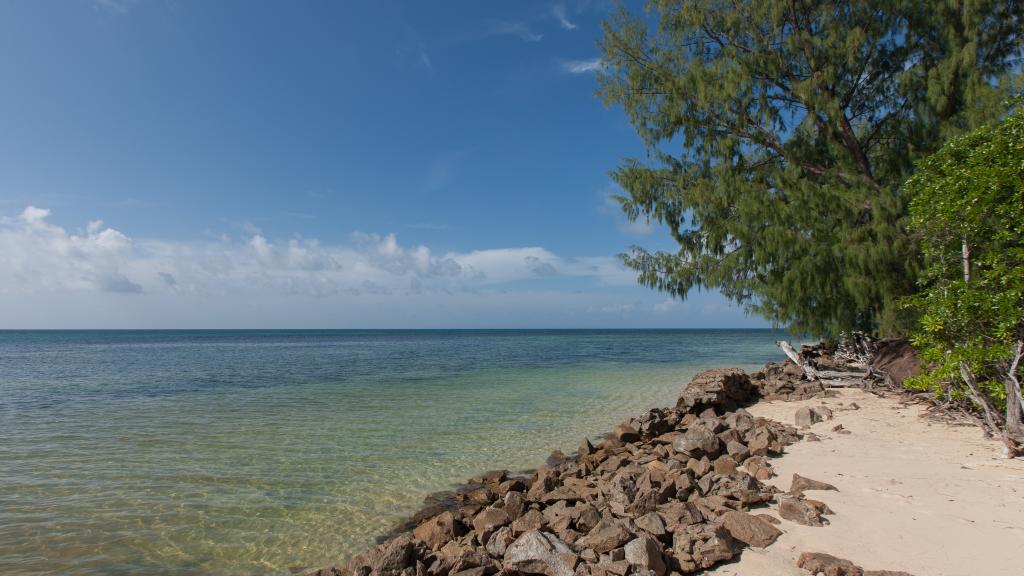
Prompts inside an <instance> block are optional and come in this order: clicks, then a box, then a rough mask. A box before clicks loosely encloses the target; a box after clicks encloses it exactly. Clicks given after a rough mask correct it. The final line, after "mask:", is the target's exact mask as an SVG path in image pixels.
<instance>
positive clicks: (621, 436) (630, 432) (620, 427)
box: [612, 423, 640, 443]
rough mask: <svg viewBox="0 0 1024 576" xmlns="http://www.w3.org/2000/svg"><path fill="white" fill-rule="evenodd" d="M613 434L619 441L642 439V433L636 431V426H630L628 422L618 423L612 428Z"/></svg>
mask: <svg viewBox="0 0 1024 576" xmlns="http://www.w3.org/2000/svg"><path fill="white" fill-rule="evenodd" d="M612 434H614V435H615V437H616V438H617V439H618V440H619V442H623V443H626V442H636V441H637V440H639V439H640V433H639V432H637V431H636V428H634V427H632V426H630V425H629V424H627V423H622V424H617V425H616V426H615V428H613V429H612Z"/></svg>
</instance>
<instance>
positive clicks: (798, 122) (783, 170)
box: [598, 0, 1024, 336]
mask: <svg viewBox="0 0 1024 576" xmlns="http://www.w3.org/2000/svg"><path fill="white" fill-rule="evenodd" d="M1022 13H1024V7H1022V3H1021V2H1018V1H1015V0H1009V1H1007V0H992V1H988V0H977V1H964V2H958V1H956V0H953V1H950V0H930V1H929V0H916V1H880V0H868V1H861V2H835V1H824V0H734V1H722V0H692V1H685V2H669V1H652V2H650V3H649V4H648V8H647V10H646V11H645V12H644V13H642V14H634V13H630V12H628V11H626V10H620V11H619V12H618V13H617V14H616V15H615V16H613V17H612V18H611V19H610V20H609V21H608V22H607V23H606V24H605V29H604V36H603V39H602V40H601V47H602V52H603V64H604V68H603V70H602V72H601V73H600V74H599V77H598V82H599V88H598V91H599V94H600V95H601V96H602V97H603V98H604V100H605V102H606V103H608V104H612V105H619V106H621V107H622V108H623V109H624V110H625V112H626V113H627V115H628V117H629V119H630V121H631V123H632V125H633V126H634V128H635V129H636V131H637V133H638V134H639V135H640V137H641V138H642V140H643V142H644V143H645V145H646V148H647V154H646V157H644V158H630V159H626V160H625V161H624V162H623V163H622V164H621V165H620V166H619V167H618V168H617V169H616V170H615V171H614V172H613V177H614V179H615V180H616V181H617V182H618V184H619V185H620V187H621V188H622V190H623V194H622V195H621V196H620V201H621V202H622V207H623V209H624V211H625V212H626V214H627V215H628V216H629V217H631V218H634V219H636V218H648V219H652V220H655V221H658V222H661V223H664V224H665V225H666V226H667V227H668V229H669V230H670V231H671V234H672V236H673V238H674V239H675V242H676V243H677V244H678V249H677V250H675V251H668V252H664V251H661V252H650V251H647V250H645V249H643V248H641V247H634V248H632V249H631V250H630V251H628V252H627V253H626V254H624V260H625V262H626V263H627V264H628V265H629V266H631V267H632V268H634V269H635V270H636V271H637V272H638V274H639V280H640V281H641V282H642V283H643V284H645V285H648V286H651V287H654V288H656V289H659V290H663V291H666V292H669V293H671V294H673V295H676V296H679V297H685V296H686V294H687V293H689V291H690V290H692V289H695V288H697V289H700V288H710V289H717V290H719V291H721V292H722V294H724V295H725V296H727V297H729V298H731V299H732V300H734V301H736V302H739V303H741V304H743V305H745V306H746V307H747V308H748V310H750V311H751V312H753V313H757V314H760V315H763V316H764V317H765V318H768V319H770V320H771V321H772V322H773V323H774V324H777V325H784V326H787V327H790V328H791V329H794V330H797V331H801V332H807V333H812V334H815V335H820V336H831V335H835V334H837V333H839V332H841V331H846V330H866V331H872V332H882V333H894V332H898V331H900V330H902V329H903V327H904V326H906V325H907V322H906V320H905V319H904V318H902V317H901V314H900V310H901V307H900V306H898V305H897V302H898V300H899V298H900V297H902V296H905V295H907V294H910V293H912V292H914V290H915V288H916V279H917V275H918V273H919V270H920V266H921V257H920V251H919V249H918V247H917V245H916V244H915V242H914V240H913V238H912V237H911V236H910V235H909V234H908V233H907V230H906V228H905V220H906V214H907V200H906V198H905V196H904V194H903V192H902V190H901V184H902V183H903V182H904V181H905V180H906V179H907V178H908V176H910V175H911V174H912V172H913V167H914V164H915V162H916V161H917V160H918V159H920V158H922V157H923V156H926V155H928V154H930V153H932V152H935V151H936V150H938V149H939V147H941V145H942V143H943V142H944V141H945V140H946V139H948V138H950V137H951V136H954V135H956V134H960V133H963V132H965V131H967V130H969V129H972V128H974V127H977V126H980V125H981V124H983V123H985V122H987V121H990V120H992V119H993V118H996V117H998V115H999V114H1000V113H1002V112H1005V106H1003V105H1002V102H1004V101H1005V98H1006V95H1007V94H1008V93H1009V92H1010V91H1012V89H1013V83H1014V82H1015V81H1016V76H1015V75H1014V70H1016V69H1017V62H1019V60H1017V57H1018V56H1019V55H1020V50H1021V45H1022V37H1021V31H1022V30H1024V16H1022Z"/></svg>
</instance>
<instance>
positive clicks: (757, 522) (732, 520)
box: [722, 510, 782, 548]
mask: <svg viewBox="0 0 1024 576" xmlns="http://www.w3.org/2000/svg"><path fill="white" fill-rule="evenodd" d="M722 525H723V526H725V529H726V530H728V531H729V534H730V535H731V536H732V537H733V538H735V539H737V540H739V541H740V542H743V543H744V544H746V545H747V546H753V547H755V548H765V547H767V546H768V545H769V544H771V543H772V542H775V540H776V539H777V538H778V537H779V536H781V535H782V531H781V530H779V529H778V528H776V527H775V526H772V525H771V524H769V523H768V522H766V521H765V520H764V519H762V518H760V517H758V516H754V515H753V514H748V513H746V512H740V511H735V510H734V511H732V512H726V513H725V515H724V516H722Z"/></svg>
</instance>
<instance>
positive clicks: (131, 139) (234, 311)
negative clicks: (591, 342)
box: [0, 0, 765, 328]
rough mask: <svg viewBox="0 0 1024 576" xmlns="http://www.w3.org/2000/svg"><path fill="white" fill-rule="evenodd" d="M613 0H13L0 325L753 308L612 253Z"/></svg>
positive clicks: (7, 58)
mask: <svg viewBox="0 0 1024 576" xmlns="http://www.w3.org/2000/svg"><path fill="white" fill-rule="evenodd" d="M611 9H612V5H611V3H608V2H599V1H590V2H587V1H576V2H570V1H567V2H564V3H551V2H532V1H517V2H478V1H465V2H447V1H436V2H421V1H408V2H395V1H386V0H385V1H373V2H369V1H367V2H333V1H322V2H321V1H313V0H310V1H302V2H284V1H280V2H270V1H250V0H237V1H232V0H219V1H217V2H208V1H198V0H197V1H185V0H33V1H31V2H28V1H22V2H17V1H13V2H2V3H0V78H2V86H3V89H2V90H0V328H275V327H280V328H303V327H307V328H597V327H601V328H635V327H666V328H699V327H764V326H765V323H764V322H763V321H761V320H760V319H757V318H750V317H747V316H745V315H744V313H743V311H742V310H741V309H740V308H738V307H736V306H735V305H732V304H730V303H729V302H727V301H726V300H725V299H724V298H722V297H721V296H720V295H718V294H717V293H714V292H702V293H696V292H695V293H693V294H691V295H690V296H689V297H688V298H687V299H686V301H683V302H681V301H678V300H676V299H672V298H670V297H668V296H667V295H666V294H663V293H658V292H655V291H653V290H650V289H648V288H645V287H642V286H640V285H638V284H637V282H636V277H635V273H634V272H632V271H630V270H628V269H626V268H625V267H624V266H623V265H622V264H621V262H620V260H619V259H618V257H617V255H618V254H620V253H622V252H623V251H625V250H627V249H628V248H629V247H630V246H632V245H642V246H645V247H647V248H652V249H672V243H671V240H670V238H669V237H668V234H667V232H666V231H665V230H664V229H663V228H661V227H660V226H658V225H652V224H650V223H646V222H632V223H631V222H628V221H626V220H625V219H624V217H623V216H622V215H621V212H620V210H619V209H618V206H617V204H616V202H615V201H614V200H613V199H612V195H614V194H617V193H620V192H621V191H620V190H618V189H617V188H616V186H615V184H614V182H613V181H612V179H611V178H610V177H609V171H611V170H612V169H614V168H615V167H616V166H617V165H618V164H619V163H620V162H621V161H622V159H623V158H626V157H640V158H642V157H643V156H644V149H643V147H642V144H641V142H640V140H639V138H638V137H637V136H636V134H635V132H634V130H633V129H632V127H631V126H630V125H629V123H628V120H627V118H626V117H625V115H624V114H623V112H622V111H621V109H619V108H614V107H613V108H607V107H605V106H604V105H603V104H602V103H601V101H600V99H599V98H598V97H596V96H595V94H594V91H595V88H596V86H595V79H594V74H595V71H596V70H598V69H599V67H600V61H599V59H598V48H597V40H598V38H599V36H600V22H601V21H602V19H604V18H607V17H608V15H609V12H610V10H611Z"/></svg>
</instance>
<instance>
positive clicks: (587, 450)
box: [580, 438, 594, 457]
mask: <svg viewBox="0 0 1024 576" xmlns="http://www.w3.org/2000/svg"><path fill="white" fill-rule="evenodd" d="M593 453H594V445H593V444H591V443H590V439H589V438H584V439H583V440H582V441H580V456H581V457H583V456H590V455H591V454H593Z"/></svg>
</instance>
